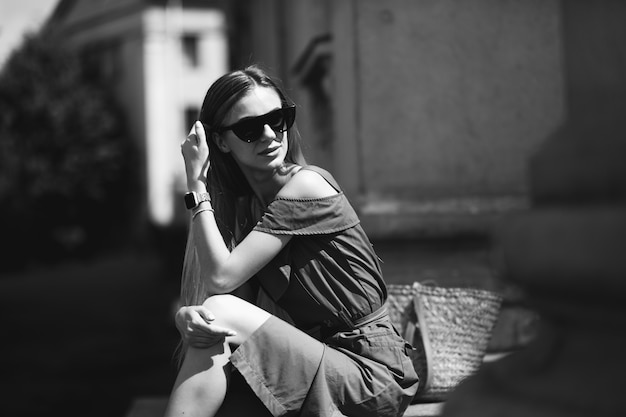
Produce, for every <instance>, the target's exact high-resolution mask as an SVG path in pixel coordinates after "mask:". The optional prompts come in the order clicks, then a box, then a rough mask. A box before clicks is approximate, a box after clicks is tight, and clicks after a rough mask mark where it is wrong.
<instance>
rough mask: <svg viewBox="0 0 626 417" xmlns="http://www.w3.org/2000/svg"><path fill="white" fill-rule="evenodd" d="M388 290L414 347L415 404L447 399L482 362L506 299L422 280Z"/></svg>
mask: <svg viewBox="0 0 626 417" xmlns="http://www.w3.org/2000/svg"><path fill="white" fill-rule="evenodd" d="M387 290H388V299H387V308H388V310H389V312H390V317H391V320H392V322H393V323H394V325H395V326H396V327H397V329H398V331H400V333H401V334H402V335H403V337H404V338H405V339H406V340H407V341H408V342H409V343H411V344H412V345H413V347H415V350H414V351H413V355H412V360H413V366H414V367H415V370H416V371H417V374H418V376H419V378H420V388H419V390H418V392H417V394H416V395H415V397H414V399H413V402H434V401H443V400H445V398H446V397H447V395H448V394H449V393H450V392H451V391H452V390H453V389H454V388H455V387H456V386H457V385H458V384H459V383H460V382H461V381H462V380H463V379H464V378H466V377H468V376H469V375H471V374H473V373H474V372H475V371H476V370H477V369H478V367H479V366H480V364H481V363H482V361H483V358H484V355H485V352H486V350H487V345H488V343H489V339H490V337H491V332H492V330H493V326H494V325H495V322H496V320H497V319H498V315H499V312H500V305H501V303H502V297H501V296H500V295H498V294H496V293H494V292H491V291H487V290H482V289H475V288H447V287H439V286H436V285H424V284H421V283H419V282H414V283H413V284H409V285H388V286H387Z"/></svg>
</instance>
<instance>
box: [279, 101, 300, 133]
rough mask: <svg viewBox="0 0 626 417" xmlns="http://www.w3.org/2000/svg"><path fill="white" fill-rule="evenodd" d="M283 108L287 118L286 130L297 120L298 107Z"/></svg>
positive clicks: (284, 115)
mask: <svg viewBox="0 0 626 417" xmlns="http://www.w3.org/2000/svg"><path fill="white" fill-rule="evenodd" d="M281 110H282V111H283V117H284V119H285V130H287V129H290V128H291V126H293V122H295V121H296V107H295V106H292V107H285V108H283V109H281Z"/></svg>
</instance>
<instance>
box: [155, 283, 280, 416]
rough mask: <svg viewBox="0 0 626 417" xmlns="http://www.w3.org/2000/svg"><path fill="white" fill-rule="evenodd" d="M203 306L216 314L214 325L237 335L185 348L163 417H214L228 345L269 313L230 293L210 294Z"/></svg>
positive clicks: (236, 342) (238, 341)
mask: <svg viewBox="0 0 626 417" xmlns="http://www.w3.org/2000/svg"><path fill="white" fill-rule="evenodd" d="M204 306H205V307H207V308H208V309H209V310H211V312H212V313H213V314H214V315H215V322H214V323H215V324H216V325H218V326H222V327H226V328H229V329H232V330H234V331H235V332H237V335H236V336H232V337H228V338H227V340H226V341H224V343H223V344H217V345H214V346H211V347H210V348H207V349H197V348H192V347H190V348H188V349H187V352H186V354H185V359H184V360H183V364H182V366H181V369H180V371H179V373H178V376H177V378H176V381H175V383H174V388H173V390H172V394H171V395H170V399H169V403H168V405H167V410H166V412H165V416H166V417H174V416H178V417H179V416H185V417H196V416H203V417H207V416H214V415H215V414H216V413H217V411H218V409H219V408H220V406H221V405H222V402H223V401H224V397H225V395H226V388H227V382H228V371H227V369H226V365H227V364H228V358H229V357H230V354H231V351H230V346H229V345H230V344H233V345H235V346H238V345H240V344H242V343H243V342H244V341H246V340H247V339H248V338H249V337H250V336H251V335H252V333H254V332H255V331H256V330H257V329H258V328H259V327H261V325H262V324H263V323H265V321H266V320H267V319H268V318H269V317H270V316H271V315H270V314H269V313H268V312H266V311H265V310H262V309H260V308H258V307H256V306H255V305H253V304H250V303H248V302H246V301H244V300H242V299H240V298H237V297H234V296H232V295H217V296H213V297H209V298H208V299H207V300H206V301H205V302H204Z"/></svg>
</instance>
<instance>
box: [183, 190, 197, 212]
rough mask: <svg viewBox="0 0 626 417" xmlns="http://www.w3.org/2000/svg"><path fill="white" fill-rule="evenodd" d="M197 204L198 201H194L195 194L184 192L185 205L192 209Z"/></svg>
mask: <svg viewBox="0 0 626 417" xmlns="http://www.w3.org/2000/svg"><path fill="white" fill-rule="evenodd" d="M197 205H198V203H197V202H196V195H195V194H194V193H187V194H185V207H187V208H188V209H192V208H194V207H195V206H197Z"/></svg>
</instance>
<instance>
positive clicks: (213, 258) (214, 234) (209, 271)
mask: <svg viewBox="0 0 626 417" xmlns="http://www.w3.org/2000/svg"><path fill="white" fill-rule="evenodd" d="M190 233H192V234H193V235H192V236H193V241H194V243H195V245H196V248H197V254H198V260H199V261H200V266H201V271H202V279H203V280H204V281H205V283H206V285H207V287H208V289H209V291H210V292H211V293H213V294H223V293H227V292H230V291H232V290H234V289H235V288H237V287H238V286H239V285H241V284H242V282H236V281H235V280H234V279H233V277H227V276H226V274H225V273H224V272H225V266H226V264H227V262H228V258H229V256H230V251H229V250H228V248H227V247H226V244H225V243H224V240H223V239H222V235H221V234H220V231H219V228H218V227H217V222H216V221H215V214H214V212H213V208H212V207H211V203H210V202H204V203H202V204H200V206H198V208H196V209H195V210H194V211H193V212H192V221H191V228H190ZM244 282H245V281H244Z"/></svg>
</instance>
